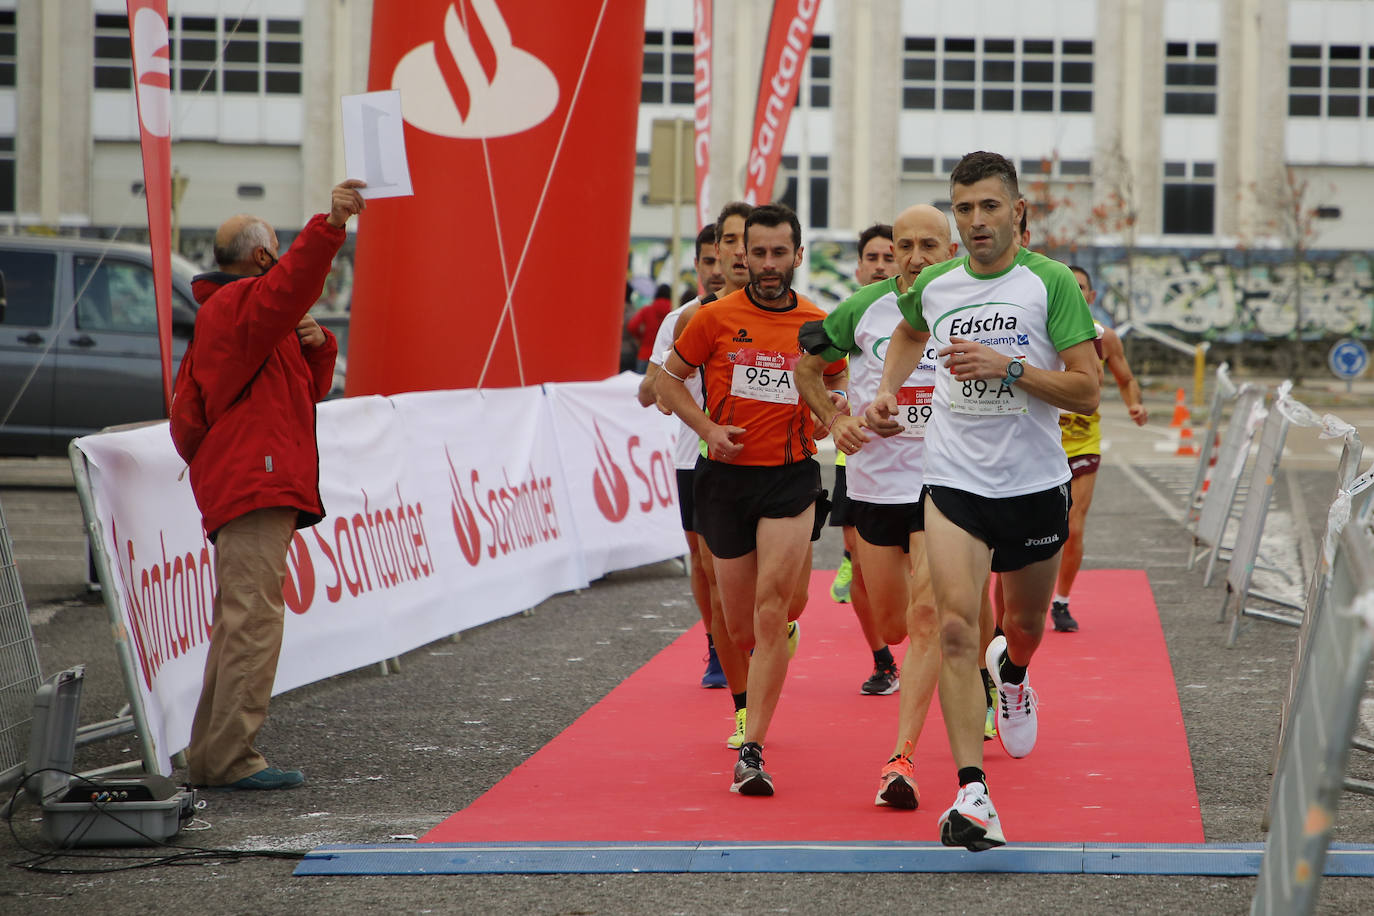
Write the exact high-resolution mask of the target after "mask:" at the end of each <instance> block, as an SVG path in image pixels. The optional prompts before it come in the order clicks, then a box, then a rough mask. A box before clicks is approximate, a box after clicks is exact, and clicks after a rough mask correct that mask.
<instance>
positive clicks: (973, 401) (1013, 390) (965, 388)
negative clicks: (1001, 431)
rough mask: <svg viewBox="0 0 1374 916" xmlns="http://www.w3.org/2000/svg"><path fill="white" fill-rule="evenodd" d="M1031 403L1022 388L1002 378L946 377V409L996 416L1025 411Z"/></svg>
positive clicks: (976, 414) (1026, 411)
mask: <svg viewBox="0 0 1374 916" xmlns="http://www.w3.org/2000/svg"><path fill="white" fill-rule="evenodd" d="M1029 404H1030V402H1029V401H1028V400H1027V395H1026V393H1025V392H1024V391H1022V390H1021V389H1020V388H1018V387H1017V386H1015V385H1004V384H1002V380H1001V379H983V378H978V379H970V380H969V381H966V382H961V381H959V380H958V379H956V378H951V379H950V380H949V409H950V410H951V411H953V412H954V413H962V414H971V415H974V416H984V417H996V416H1006V415H1008V414H1018V413H1028V412H1029Z"/></svg>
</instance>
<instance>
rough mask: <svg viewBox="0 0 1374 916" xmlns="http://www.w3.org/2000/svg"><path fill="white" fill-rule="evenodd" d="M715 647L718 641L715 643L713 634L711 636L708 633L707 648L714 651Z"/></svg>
mask: <svg viewBox="0 0 1374 916" xmlns="http://www.w3.org/2000/svg"><path fill="white" fill-rule="evenodd" d="M715 647H716V641H715V640H714V639H712V638H711V634H710V633H707V634H706V648H708V649H714V648H715Z"/></svg>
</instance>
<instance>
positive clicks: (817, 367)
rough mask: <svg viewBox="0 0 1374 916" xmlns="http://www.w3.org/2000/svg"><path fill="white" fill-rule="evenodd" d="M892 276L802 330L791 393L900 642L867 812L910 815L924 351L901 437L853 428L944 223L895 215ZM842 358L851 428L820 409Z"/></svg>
mask: <svg viewBox="0 0 1374 916" xmlns="http://www.w3.org/2000/svg"><path fill="white" fill-rule="evenodd" d="M892 228H893V246H894V250H895V252H896V256H897V266H898V273H897V276H895V277H893V278H892V279H889V280H882V281H879V282H877V283H873V284H871V285H869V286H866V287H864V288H863V289H861V290H859V292H857V293H855V294H854V295H853V296H851V297H849V298H848V299H846V300H845V301H844V302H842V303H840V305H839V306H838V307H837V308H836V309H835V311H833V312H831V313H830V315H829V316H828V317H827V318H826V319H825V321H824V322H813V323H811V324H808V325H806V326H804V327H803V328H802V335H801V343H802V345H803V346H804V347H805V348H806V349H807V350H808V355H807V356H805V357H803V358H802V361H801V363H800V364H799V365H798V367H797V388H798V390H799V391H800V392H801V393H802V396H803V397H805V398H806V401H807V403H808V404H809V405H810V406H811V409H812V410H813V411H815V412H816V414H817V416H819V417H822V418H825V419H828V420H829V421H831V422H833V423H834V425H833V426H832V427H831V435H832V436H833V437H834V438H835V443H836V447H837V448H838V449H840V451H842V452H844V453H845V454H847V455H849V456H850V457H849V460H848V462H847V465H848V468H849V492H850V498H851V500H852V512H853V517H854V522H855V526H856V527H857V528H858V537H857V548H858V557H859V567H860V568H861V569H863V570H864V571H865V572H864V576H865V582H866V584H867V585H868V597H869V602H870V605H871V607H872V610H873V618H874V623H875V625H876V626H877V628H878V635H879V636H880V638H882V639H883V640H884V641H885V642H887V643H891V644H896V643H900V642H901V641H902V640H903V639H906V638H908V637H909V638H910V640H911V643H910V645H909V646H908V647H907V653H906V659H905V661H904V664H903V668H904V669H905V671H904V673H903V675H902V678H901V687H900V689H901V705H900V709H899V713H898V723H897V745H896V749H895V750H894V751H893V754H892V757H891V759H889V760H888V761H887V762H886V763H885V764H884V765H883V767H882V769H881V771H880V772H879V777H878V795H877V797H876V799H875V800H874V802H875V804H878V805H882V806H890V807H894V808H905V809H913V808H915V807H917V805H918V804H919V802H920V794H919V792H918V790H917V787H916V774H915V767H914V765H913V764H912V760H911V757H912V752H913V750H914V749H915V747H916V744H917V742H918V740H919V738H920V735H921V730H922V728H923V727H924V726H925V719H926V713H927V711H928V710H929V709H930V698H931V695H932V694H933V693H934V692H935V679H936V677H937V676H938V675H939V673H940V642H939V630H938V619H937V617H936V612H935V601H934V598H933V596H932V595H931V591H930V572H929V568H928V566H927V564H926V552H925V535H924V534H923V529H924V523H923V518H922V513H921V464H922V461H921V456H922V451H923V446H924V442H925V430H926V421H927V420H928V419H929V417H930V402H931V394H932V391H933V390H934V384H935V352H934V350H929V351H927V353H926V356H925V357H924V358H922V359H921V361H920V364H919V365H918V366H917V367H916V369H915V371H913V372H912V373H911V374H910V376H909V377H908V378H907V379H906V381H905V382H904V383H903V385H902V387H901V389H900V391H899V392H898V395H899V396H898V401H899V402H900V408H901V409H900V413H899V416H898V420H899V421H900V422H901V424H902V431H901V432H900V433H899V434H898V435H896V436H893V437H891V438H880V437H877V436H870V435H867V434H865V432H864V431H863V421H862V420H861V419H860V417H861V416H862V414H863V411H864V409H865V408H866V407H867V406H868V405H869V404H870V403H871V402H872V401H873V399H874V398H875V397H877V394H878V384H879V382H880V381H881V380H882V375H883V356H884V354H885V353H886V352H887V345H888V341H889V339H890V338H891V337H892V329H893V328H894V327H896V326H897V324H898V323H899V322H901V321H902V314H901V311H900V310H899V309H898V306H897V299H898V296H899V295H900V294H901V293H903V292H905V291H906V290H907V289H909V288H910V287H911V286H912V284H913V283H915V282H917V277H918V276H919V275H920V274H921V273H922V271H923V270H931V269H933V268H932V266H931V265H934V264H938V263H940V262H941V261H944V260H946V259H948V258H950V257H953V255H954V251H955V249H956V247H957V246H956V245H954V244H953V243H951V241H950V232H949V219H948V218H947V217H946V216H945V215H944V214H943V213H941V212H940V211H939V210H937V209H935V208H934V207H928V206H917V207H910V208H908V209H906V210H904V211H903V212H902V213H901V214H900V215H899V216H898V217H897V220H896V222H895V223H894V224H893V227H892ZM846 355H847V356H848V357H849V372H850V375H849V398H850V403H851V404H852V406H853V408H854V410H853V412H854V414H855V416H850V415H848V414H847V413H841V412H840V411H838V410H837V409H836V407H835V406H834V405H833V404H832V403H831V402H830V399H829V397H828V392H826V390H825V385H824V383H823V381H822V377H821V373H822V372H823V370H824V368H825V366H826V364H827V361H828V360H835V359H839V358H840V357H842V356H846Z"/></svg>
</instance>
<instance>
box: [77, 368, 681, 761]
mask: <svg viewBox="0 0 1374 916" xmlns="http://www.w3.org/2000/svg"><path fill="white" fill-rule="evenodd" d="M638 384H639V376H637V375H632V374H628V373H627V374H625V375H621V376H616V377H614V378H611V379H607V380H606V381H604V382H600V383H596V384H587V385H569V386H549V388H550V389H551V390H550V391H549V392H546V391H544V390H542V389H541V388H539V387H532V388H518V389H496V390H490V391H483V392H478V391H472V390H468V391H431V392H416V393H411V394H405V395H400V396H398V397H395V398H383V397H360V398H346V399H343V400H338V401H328V402H326V403H324V404H321V405H320V407H319V413H318V423H317V427H318V435H319V440H320V490H321V493H322V495H323V497H324V504H325V508H326V510H327V511H328V513H329V514H328V516H327V517H326V518H325V519H324V521H322V522H320V523H319V524H318V525H316V526H314V527H313V528H306V529H303V530H301V531H297V532H296V534H295V536H294V538H293V539H292V543H291V547H290V551H289V554H288V558H287V579H286V583H285V586H284V588H283V596H284V598H285V602H286V628H285V634H284V636H283V642H282V653H281V660H280V663H279V664H278V667H277V680H276V683H275V685H274V687H273V693H281V692H283V691H285V690H290V689H291V688H293V687H298V686H300V685H302V684H307V683H311V682H313V681H317V680H320V679H321V678H326V677H330V676H332V675H335V674H339V673H341V672H344V671H349V670H352V669H354V668H359V667H362V666H364V665H369V664H372V663H374V662H377V661H380V660H382V659H385V658H389V657H392V656H396V655H400V654H402V653H404V652H407V651H409V650H411V649H413V648H415V647H417V646H421V645H424V644H425V643H428V642H432V641H434V640H436V639H440V638H442V637H444V636H447V635H449V634H452V633H456V632H459V631H461V630H464V629H468V628H471V627H474V626H477V625H479V624H482V623H486V622H488V621H491V620H496V619H498V618H500V617H504V616H508V615H510V614H514V613H518V612H520V611H522V610H524V609H526V608H529V607H533V606H534V605H536V604H538V603H539V602H540V601H543V600H544V599H545V598H547V597H549V596H550V595H553V594H556V593H558V592H562V591H567V590H569V589H575V588H583V587H585V586H586V585H587V584H588V582H589V581H590V580H591V579H594V578H597V577H599V576H600V575H602V574H603V573H605V572H607V571H609V570H614V569H625V568H628V567H631V566H638V565H642V564H645V563H652V562H657V561H659V560H664V559H668V558H670V557H675V556H680V555H681V554H682V553H684V552H685V550H686V545H685V541H684V540H683V537H682V530H681V525H680V523H679V520H678V509H677V494H676V490H675V489H674V488H673V486H672V478H671V477H669V476H668V475H669V474H670V473H671V463H670V462H668V461H667V452H668V450H669V448H670V441H671V440H670V433H669V429H670V425H669V423H670V421H669V418H667V417H664V416H663V415H662V414H660V413H659V412H658V411H656V410H653V409H652V408H650V409H648V410H645V409H643V408H641V407H640V406H639V404H638V403H637V402H636V401H635V398H634V393H635V390H636V389H637V388H638ZM588 431H590V434H588ZM598 431H599V435H598ZM77 447H78V448H79V449H80V450H81V452H82V453H83V454H84V455H85V458H86V465H87V470H88V473H89V477H90V481H91V489H92V494H91V495H92V501H93V504H94V506H95V512H96V515H97V519H96V520H97V521H98V523H99V529H100V531H101V534H102V539H103V540H102V547H103V549H104V553H105V556H106V557H108V558H109V571H110V578H109V582H110V584H111V586H112V587H111V588H110V589H108V590H107V592H106V600H107V603H108V602H113V603H114V605H115V609H114V613H116V614H117V615H118V617H119V624H120V626H119V627H117V630H118V631H121V632H124V633H127V634H128V636H127V638H128V643H129V657H130V659H131V664H132V667H133V678H132V679H133V681H135V682H136V683H137V685H138V694H139V695H138V697H137V698H131V700H133V701H135V702H138V703H140V704H141V706H142V708H143V710H144V714H145V717H146V722H147V723H148V731H149V733H150V736H151V739H152V742H153V746H154V747H155V748H156V749H157V758H158V759H157V760H156V761H145V764H147V765H149V766H156V767H157V768H158V769H159V771H160V772H162V773H164V774H166V773H169V772H170V762H169V759H168V758H169V757H170V755H171V754H172V753H174V752H175V751H177V750H179V749H180V748H183V747H185V746H186V744H187V742H188V741H189V740H190V735H191V719H192V717H193V715H194V713H195V708H196V701H197V699H198V698H199V696H200V687H201V678H202V673H203V671H204V665H205V653H206V652H207V650H208V648H209V638H210V626H211V622H212V620H213V616H214V612H213V604H214V595H215V567H214V553H215V552H214V548H213V547H212V546H211V545H210V544H209V542H208V541H207V540H206V539H205V536H204V535H203V534H202V532H201V529H200V514H199V512H198V511H197V509H196V505H195V499H194V498H193V497H192V495H191V489H190V485H189V483H188V482H187V481H186V479H185V476H184V474H183V471H184V470H185V465H184V464H183V462H182V461H181V459H180V458H179V457H178V456H177V454H176V452H175V451H174V450H173V449H172V444H171V439H170V437H169V436H168V434H167V427H166V425H165V424H156V425H153V426H146V427H142V428H139V429H133V430H127V431H123V432H118V433H104V434H100V435H95V436H87V437H85V438H82V439H78V440H77ZM665 487H666V489H665ZM603 507H604V508H603Z"/></svg>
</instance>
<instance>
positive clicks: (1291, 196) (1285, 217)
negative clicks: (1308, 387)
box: [1252, 166, 1318, 384]
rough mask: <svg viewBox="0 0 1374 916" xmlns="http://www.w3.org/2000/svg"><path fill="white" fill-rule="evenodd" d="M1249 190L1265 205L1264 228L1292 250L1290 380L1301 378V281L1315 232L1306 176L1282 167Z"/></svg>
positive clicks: (1315, 223) (1310, 192)
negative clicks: (1268, 180) (1279, 176)
mask: <svg viewBox="0 0 1374 916" xmlns="http://www.w3.org/2000/svg"><path fill="white" fill-rule="evenodd" d="M1252 193H1254V194H1255V198H1256V200H1258V201H1259V202H1260V204H1261V205H1262V206H1263V207H1265V208H1266V209H1267V210H1268V211H1269V213H1270V217H1269V219H1268V220H1267V221H1266V228H1268V229H1271V230H1272V231H1273V233H1274V235H1275V236H1276V237H1277V238H1278V239H1279V240H1280V241H1281V242H1282V243H1283V246H1284V247H1285V248H1287V249H1288V250H1289V251H1291V252H1292V254H1293V287H1292V290H1291V294H1290V301H1291V302H1292V303H1293V350H1292V361H1293V370H1292V378H1293V383H1294V384H1301V382H1302V365H1303V340H1302V330H1303V319H1304V316H1303V306H1302V292H1303V283H1304V281H1305V279H1306V276H1307V271H1308V264H1309V262H1308V253H1309V252H1310V251H1311V248H1312V243H1313V242H1314V241H1316V238H1317V235H1318V229H1317V219H1318V216H1317V212H1318V207H1317V206H1316V205H1315V204H1313V203H1312V189H1311V185H1310V184H1309V183H1308V181H1307V179H1305V178H1302V177H1301V176H1299V175H1298V173H1297V171H1296V170H1295V169H1294V168H1293V167H1292V166H1287V167H1285V168H1284V170H1283V176H1282V180H1281V181H1277V182H1275V183H1274V184H1273V185H1270V186H1268V187H1254V188H1252Z"/></svg>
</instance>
